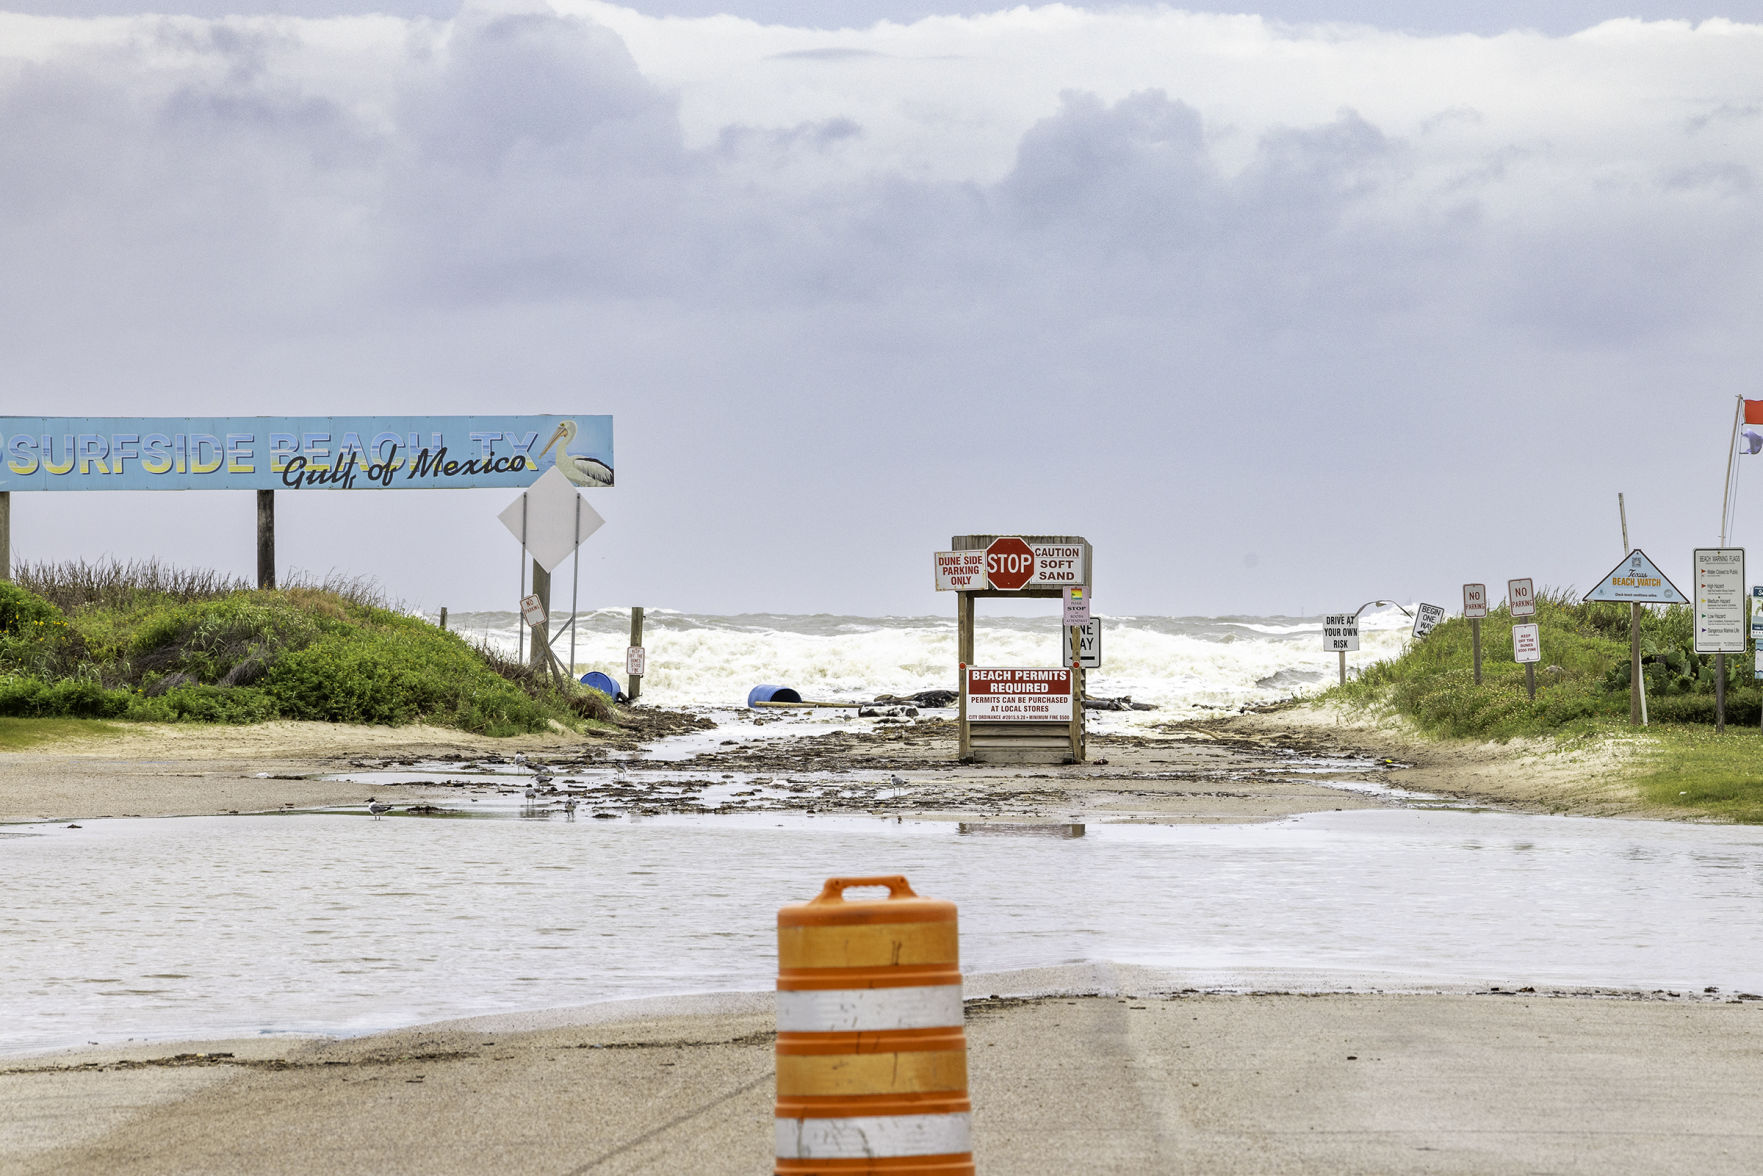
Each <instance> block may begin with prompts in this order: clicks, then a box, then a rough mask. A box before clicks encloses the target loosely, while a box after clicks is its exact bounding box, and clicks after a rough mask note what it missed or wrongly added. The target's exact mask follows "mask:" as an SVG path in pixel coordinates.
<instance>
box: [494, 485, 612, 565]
mask: <svg viewBox="0 0 1763 1176" xmlns="http://www.w3.org/2000/svg"><path fill="white" fill-rule="evenodd" d="M496 517H497V518H499V519H501V520H502V525H503V526H504V527H507V528H508V530H509V531H510V532H512V533H513V535H514V537H515V538H516V539H519V540H520V543H521V546H522V547H525V548H526V550H527V553H528V554H529V555H531V556H532V557H533V558H534V559H536V560H538V561H539V566H540V567H542V568H544V569H545V570H546V571H547V572H548V571H550V570H551V569H552V568H554V567H556V566H557V565H558V564H560V563H562V562H563V561H564V560H565V559H567V558H568V557H569V553H570V552H572V551H574V550H575V549H576V548H577V547H580V546H581V544H582V541H583V540H584V539H586V538H587V537H588V536H589V535H592V534H593V533H594V532H595V531H598V530H599V529H600V525H601V524H602V523H604V522H605V521H606V520H605V519H603V518H601V517H600V516H599V515H598V514H596V513H595V511H594V508H593V507H591V506H589V505H588V504H587V502H586V501H585V500H584V499H583V498H582V496H581V493H580V492H579V491H577V490H576V488H575V486H574V485H573V484H572V483H571V482H570V480H569V479H568V478H566V477H564V476H563V471H562V470H560V469H558V468H557V467H556V466H552V467H551V468H550V469H548V470H546V471H545V472H544V473H543V474H540V475H539V479H538V481H536V482H534V483H533V484H532V485H531V486H528V487H527V488H526V490H525V491H523V492H522V493H521V496H520V497H519V498H516V499H515V500H514V501H513V502H511V503H509V504H508V509H507V510H505V511H503V512H502V513H501V514H499V515H497V516H496Z"/></svg>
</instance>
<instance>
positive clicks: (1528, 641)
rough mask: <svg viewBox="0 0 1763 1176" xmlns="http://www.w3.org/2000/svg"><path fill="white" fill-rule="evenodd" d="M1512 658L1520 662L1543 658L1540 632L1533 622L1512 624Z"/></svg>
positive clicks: (1535, 660) (1536, 660) (1538, 660)
mask: <svg viewBox="0 0 1763 1176" xmlns="http://www.w3.org/2000/svg"><path fill="white" fill-rule="evenodd" d="M1512 660H1513V661H1515V662H1518V663H1520V664H1525V663H1530V662H1540V661H1542V660H1543V639H1542V634H1541V632H1540V631H1539V629H1538V628H1537V626H1536V624H1535V623H1532V624H1528V625H1513V626H1512Z"/></svg>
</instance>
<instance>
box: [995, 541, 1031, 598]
mask: <svg viewBox="0 0 1763 1176" xmlns="http://www.w3.org/2000/svg"><path fill="white" fill-rule="evenodd" d="M1034 574H1035V553H1034V550H1033V549H1032V548H1031V547H1029V545H1028V544H1026V543H1024V542H1023V541H1022V540H1020V539H1018V538H1017V537H1016V536H1014V535H1006V536H1005V537H1004V538H1002V539H994V540H992V545H991V546H990V547H988V548H986V579H987V580H989V581H991V585H992V587H994V588H1001V589H1003V590H1004V591H1005V592H1015V591H1017V590H1018V589H1019V588H1021V587H1022V586H1023V585H1024V584H1026V583H1028V582H1029V579H1030V577H1032V576H1033V575H1034Z"/></svg>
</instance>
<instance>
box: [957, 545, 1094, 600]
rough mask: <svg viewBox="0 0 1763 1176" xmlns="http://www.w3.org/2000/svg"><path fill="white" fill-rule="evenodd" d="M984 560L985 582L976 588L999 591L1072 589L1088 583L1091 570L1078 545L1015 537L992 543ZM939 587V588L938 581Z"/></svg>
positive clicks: (986, 551)
mask: <svg viewBox="0 0 1763 1176" xmlns="http://www.w3.org/2000/svg"><path fill="white" fill-rule="evenodd" d="M942 554H966V553H965V552H961V553H953V552H951V553H939V557H940V555H942ZM984 560H985V562H984V565H983V572H984V575H985V579H986V583H985V584H981V585H978V587H992V588H996V589H997V590H998V591H1000V592H1020V591H1022V590H1023V589H1024V588H1071V587H1074V586H1078V585H1087V584H1088V583H1089V571H1090V570H1089V568H1088V567H1087V566H1086V565H1087V561H1086V560H1085V558H1084V547H1083V544H1081V543H1030V542H1028V541H1027V540H1026V539H1022V538H1020V537H1018V536H1016V535H1004V536H1001V537H1000V538H997V539H994V540H992V545H991V546H990V547H988V548H986V550H985V553H984ZM939 575H940V573H939ZM938 586H939V587H941V583H940V581H939V584H938ZM970 590H971V589H970Z"/></svg>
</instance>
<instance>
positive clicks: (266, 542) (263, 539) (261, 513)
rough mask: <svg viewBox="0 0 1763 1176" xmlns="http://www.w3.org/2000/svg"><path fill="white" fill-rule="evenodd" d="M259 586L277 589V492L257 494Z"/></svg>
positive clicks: (266, 491) (260, 492)
mask: <svg viewBox="0 0 1763 1176" xmlns="http://www.w3.org/2000/svg"><path fill="white" fill-rule="evenodd" d="M257 586H258V587H259V588H274V587H275V491H274V490H259V491H258V492H257Z"/></svg>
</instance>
